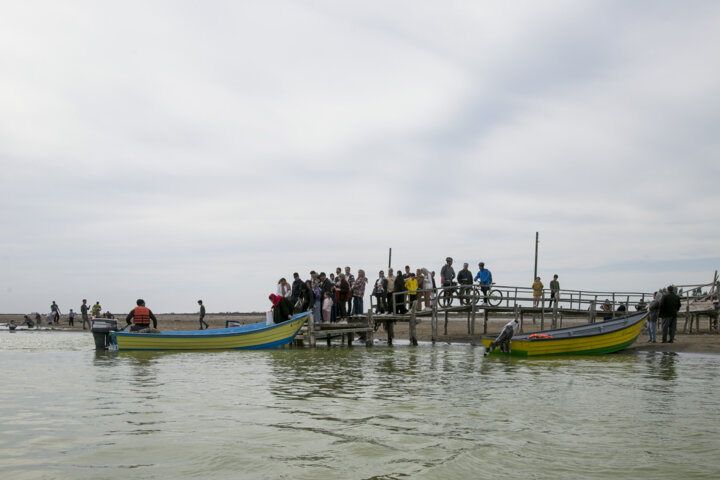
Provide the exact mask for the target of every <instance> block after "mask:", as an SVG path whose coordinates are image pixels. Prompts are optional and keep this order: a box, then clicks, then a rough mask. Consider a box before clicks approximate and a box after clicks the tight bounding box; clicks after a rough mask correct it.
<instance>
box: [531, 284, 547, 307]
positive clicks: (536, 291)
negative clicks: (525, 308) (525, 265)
mask: <svg viewBox="0 0 720 480" xmlns="http://www.w3.org/2000/svg"><path fill="white" fill-rule="evenodd" d="M543 288H545V286H544V285H543V284H542V282H541V281H540V277H535V281H534V282H533V284H532V289H533V307H537V306H538V305H539V304H540V297H542V294H543Z"/></svg>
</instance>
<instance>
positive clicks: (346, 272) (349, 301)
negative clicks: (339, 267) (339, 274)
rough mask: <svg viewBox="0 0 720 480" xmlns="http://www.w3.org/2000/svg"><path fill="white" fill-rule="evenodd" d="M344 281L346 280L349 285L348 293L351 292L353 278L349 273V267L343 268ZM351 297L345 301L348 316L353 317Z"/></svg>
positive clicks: (353, 282)
mask: <svg viewBox="0 0 720 480" xmlns="http://www.w3.org/2000/svg"><path fill="white" fill-rule="evenodd" d="M345 280H347V282H348V285H350V291H351V292H352V288H353V285H355V276H354V275H353V274H352V273H350V267H345ZM352 303H353V301H352V296H351V297H350V299H349V300H348V301H347V313H348V315H355V312H353V309H352V307H353V305H352Z"/></svg>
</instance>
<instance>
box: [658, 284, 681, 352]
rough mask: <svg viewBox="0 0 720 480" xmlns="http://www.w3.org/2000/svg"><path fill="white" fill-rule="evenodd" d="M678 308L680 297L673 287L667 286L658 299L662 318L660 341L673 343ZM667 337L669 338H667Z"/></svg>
mask: <svg viewBox="0 0 720 480" xmlns="http://www.w3.org/2000/svg"><path fill="white" fill-rule="evenodd" d="M679 310H680V297H678V296H677V295H676V294H675V287H673V286H672V285H670V286H669V287H667V293H666V294H664V295H663V296H662V298H661V299H660V317H661V318H662V343H668V342H669V343H673V342H674V341H675V331H676V330H677V313H678V311H679ZM668 338H669V340H668Z"/></svg>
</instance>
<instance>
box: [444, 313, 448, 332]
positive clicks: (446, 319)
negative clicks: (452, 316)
mask: <svg viewBox="0 0 720 480" xmlns="http://www.w3.org/2000/svg"><path fill="white" fill-rule="evenodd" d="M447 324H448V311H447V310H445V333H444V335H447Z"/></svg>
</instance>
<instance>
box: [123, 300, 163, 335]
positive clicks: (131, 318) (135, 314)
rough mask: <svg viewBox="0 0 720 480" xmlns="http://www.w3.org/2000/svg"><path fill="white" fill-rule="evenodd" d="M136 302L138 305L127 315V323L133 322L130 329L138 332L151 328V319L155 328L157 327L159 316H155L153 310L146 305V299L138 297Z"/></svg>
mask: <svg viewBox="0 0 720 480" xmlns="http://www.w3.org/2000/svg"><path fill="white" fill-rule="evenodd" d="M135 303H136V304H137V307H135V308H133V309H132V310H131V311H130V313H128V315H127V317H125V321H126V322H127V324H128V325H130V324H132V327H130V331H131V332H137V331H139V330H145V329H146V328H150V320H152V323H153V328H157V318H155V315H153V313H152V311H150V309H149V308H147V307H146V306H145V300H143V299H142V298H138V299H137V301H136V302H135Z"/></svg>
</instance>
